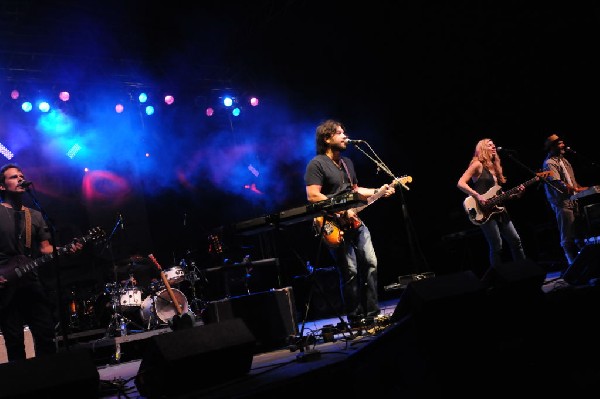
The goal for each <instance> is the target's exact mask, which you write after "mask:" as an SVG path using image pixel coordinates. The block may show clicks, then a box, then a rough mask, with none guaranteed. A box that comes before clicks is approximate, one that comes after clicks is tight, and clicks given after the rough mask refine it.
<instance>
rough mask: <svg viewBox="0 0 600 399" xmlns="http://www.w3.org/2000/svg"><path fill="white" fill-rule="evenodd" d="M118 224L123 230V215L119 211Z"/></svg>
mask: <svg viewBox="0 0 600 399" xmlns="http://www.w3.org/2000/svg"><path fill="white" fill-rule="evenodd" d="M119 224H120V225H121V230H125V223H123V215H121V212H119Z"/></svg>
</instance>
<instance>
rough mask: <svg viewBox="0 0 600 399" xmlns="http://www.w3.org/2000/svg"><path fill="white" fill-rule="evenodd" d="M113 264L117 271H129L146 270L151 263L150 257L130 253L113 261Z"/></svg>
mask: <svg viewBox="0 0 600 399" xmlns="http://www.w3.org/2000/svg"><path fill="white" fill-rule="evenodd" d="M115 266H116V269H117V272H123V273H129V272H135V271H138V270H146V269H148V268H149V267H152V266H153V265H152V262H151V261H150V259H148V258H146V257H143V256H140V255H132V256H129V257H127V258H125V259H121V260H119V261H117V262H115Z"/></svg>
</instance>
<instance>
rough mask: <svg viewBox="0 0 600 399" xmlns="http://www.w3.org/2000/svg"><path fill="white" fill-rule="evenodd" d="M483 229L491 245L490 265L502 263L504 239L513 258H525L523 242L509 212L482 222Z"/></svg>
mask: <svg viewBox="0 0 600 399" xmlns="http://www.w3.org/2000/svg"><path fill="white" fill-rule="evenodd" d="M480 227H481V230H482V231H483V235H484V236H485V239H486V240H487V242H488V245H489V247H490V266H492V267H493V266H497V265H500V264H501V263H502V239H503V238H504V239H505V240H506V243H507V244H508V247H509V248H510V253H511V255H512V259H513V260H514V261H516V260H522V259H525V251H524V250H523V245H522V243H521V237H519V233H517V229H515V226H514V225H513V222H512V221H511V220H510V218H509V217H508V215H507V214H505V213H504V214H501V215H500V217H492V218H491V219H490V220H488V221H487V223H484V224H482V225H481V226H480Z"/></svg>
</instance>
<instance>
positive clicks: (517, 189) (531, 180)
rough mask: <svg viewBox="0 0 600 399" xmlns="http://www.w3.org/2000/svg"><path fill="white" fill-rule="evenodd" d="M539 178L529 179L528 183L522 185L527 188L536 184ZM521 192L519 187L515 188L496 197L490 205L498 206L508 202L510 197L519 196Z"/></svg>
mask: <svg viewBox="0 0 600 399" xmlns="http://www.w3.org/2000/svg"><path fill="white" fill-rule="evenodd" d="M537 179H538V178H537V176H536V177H534V178H533V179H529V180H527V181H526V182H524V183H522V184H523V186H525V187H527V186H529V185H531V184H533V183H535V182H536V181H537ZM518 192H519V186H516V187H513V188H511V189H510V190H508V191H505V192H503V193H501V194H498V195H497V196H495V197H494V198H492V199H491V200H489V205H493V204H497V203H500V202H502V201H504V200H506V199H507V198H508V197H510V196H511V195H514V194H517V193H518Z"/></svg>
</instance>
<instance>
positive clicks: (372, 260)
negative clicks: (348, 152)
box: [304, 120, 395, 327]
mask: <svg viewBox="0 0 600 399" xmlns="http://www.w3.org/2000/svg"><path fill="white" fill-rule="evenodd" d="M347 140H348V137H347V136H346V134H345V131H344V126H343V125H342V123H341V122H338V121H335V120H326V121H324V122H322V123H321V124H320V125H318V126H317V128H316V153H317V155H316V156H315V157H313V158H312V159H311V160H310V162H309V163H308V164H307V166H306V171H305V175H304V181H305V183H306V196H307V198H308V201H309V202H311V203H314V202H319V201H323V200H326V199H327V198H330V197H333V196H335V195H339V194H342V193H347V192H352V191H354V192H357V193H359V194H360V195H363V196H364V197H370V196H372V195H374V194H377V193H379V191H383V192H384V194H383V196H384V197H389V196H390V195H392V194H394V192H395V188H394V186H393V185H388V184H384V185H382V186H381V187H379V188H365V187H360V186H359V185H358V179H357V175H356V172H355V170H354V164H353V163H352V160H351V159H350V158H348V157H342V155H341V153H342V151H344V150H345V149H346V146H347ZM339 216H340V217H339V219H337V220H338V221H339V222H340V223H338V224H339V225H340V227H341V228H342V229H343V231H342V232H343V236H342V237H343V240H342V242H341V243H340V244H339V245H335V246H330V247H329V250H330V253H331V255H332V257H333V259H334V260H335V262H336V266H337V269H338V272H339V276H340V291H341V296H342V300H343V303H344V310H345V313H346V317H347V319H348V323H349V324H350V326H351V327H359V326H361V325H365V324H372V323H373V321H374V318H375V317H376V316H377V315H379V313H380V309H379V302H378V293H377V256H376V253H375V249H374V248H373V243H372V242H371V233H370V232H369V228H368V227H367V225H366V224H365V223H364V222H363V221H362V220H360V219H359V218H358V215H357V214H356V212H354V211H353V210H352V209H350V210H347V211H345V212H343V213H341V214H339ZM321 233H322V231H321Z"/></svg>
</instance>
